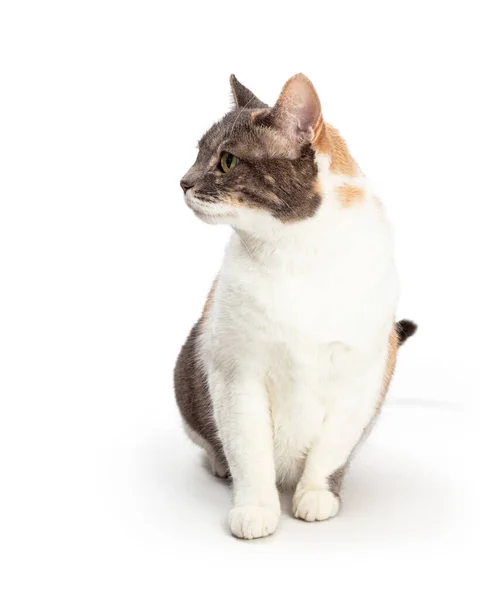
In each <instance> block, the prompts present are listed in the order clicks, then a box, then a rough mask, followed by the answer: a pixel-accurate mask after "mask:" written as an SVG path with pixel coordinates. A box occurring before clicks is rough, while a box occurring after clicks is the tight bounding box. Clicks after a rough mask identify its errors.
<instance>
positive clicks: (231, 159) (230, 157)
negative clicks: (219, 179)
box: [220, 152, 239, 173]
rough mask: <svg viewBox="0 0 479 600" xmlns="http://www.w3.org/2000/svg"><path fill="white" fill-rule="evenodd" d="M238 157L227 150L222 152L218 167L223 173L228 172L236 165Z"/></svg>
mask: <svg viewBox="0 0 479 600" xmlns="http://www.w3.org/2000/svg"><path fill="white" fill-rule="evenodd" d="M238 163H239V158H238V157H237V156H235V155H234V154H230V153H229V152H223V154H222V155H221V159H220V169H221V170H222V171H223V173H229V172H230V171H232V170H233V169H234V168H235V167H237V166H238Z"/></svg>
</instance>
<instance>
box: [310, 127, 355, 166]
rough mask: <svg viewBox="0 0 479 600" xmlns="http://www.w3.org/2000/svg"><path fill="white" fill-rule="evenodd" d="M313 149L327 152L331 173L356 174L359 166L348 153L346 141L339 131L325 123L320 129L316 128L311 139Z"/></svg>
mask: <svg viewBox="0 0 479 600" xmlns="http://www.w3.org/2000/svg"><path fill="white" fill-rule="evenodd" d="M313 149H314V150H316V151H317V152H322V153H324V154H329V156H330V158H331V165H330V169H331V171H332V172H333V173H336V174H341V175H350V176H354V175H358V173H359V167H358V165H357V163H356V161H355V160H354V158H353V157H352V156H351V154H350V153H349V150H348V147H347V145H346V142H345V141H344V140H343V138H342V137H341V136H340V135H339V131H338V130H337V129H335V128H334V127H332V126H331V125H328V123H325V124H324V126H323V127H321V129H319V128H317V129H316V135H315V138H314V140H313Z"/></svg>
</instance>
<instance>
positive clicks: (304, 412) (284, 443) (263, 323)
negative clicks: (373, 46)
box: [175, 74, 416, 539]
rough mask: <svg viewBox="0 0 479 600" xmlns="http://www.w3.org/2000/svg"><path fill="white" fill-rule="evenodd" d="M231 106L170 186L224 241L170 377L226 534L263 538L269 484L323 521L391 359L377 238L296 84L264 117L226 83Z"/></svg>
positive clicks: (401, 332) (386, 286) (304, 515)
mask: <svg viewBox="0 0 479 600" xmlns="http://www.w3.org/2000/svg"><path fill="white" fill-rule="evenodd" d="M231 87H232V91H233V96H234V101H235V108H234V109H233V110H232V111H231V112H229V113H228V114H227V115H226V116H225V117H224V118H223V119H222V120H221V121H219V122H218V123H216V124H215V125H213V127H212V128H211V129H210V130H209V131H208V132H207V133H206V134H205V135H204V136H203V138H202V140H201V141H200V143H199V153H198V158H197V159H196V162H195V163H194V165H193V166H192V167H191V169H190V170H189V171H188V173H187V174H186V175H185V176H184V178H183V179H182V181H181V187H182V189H183V191H184V193H185V200H186V203H187V204H188V206H189V207H190V208H191V209H192V210H193V211H194V213H195V214H196V215H197V216H198V217H199V218H200V219H202V220H204V221H206V222H208V223H226V224H228V225H231V227H232V228H233V233H232V236H231V239H230V242H229V245H228V247H227V249H226V253H225V256H224V260H223V264H222V267H221V270H220V272H219V274H218V277H217V279H216V281H215V282H214V284H213V286H212V288H211V291H210V294H209V296H208V299H207V301H206V305H205V308H204V310H203V314H202V316H201V318H200V320H199V321H198V323H197V324H196V325H195V326H194V327H193V329H192V331H191V333H190V336H189V338H188V340H187V341H186V343H185V345H184V346H183V348H182V350H181V353H180V356H179V358H178V362H177V365H176V369H175V391H176V397H177V402H178V406H179V408H180V411H181V414H182V416H183V419H184V423H185V428H186V431H187V432H188V434H189V435H190V437H191V438H192V439H193V441H195V442H196V443H198V444H199V445H200V446H202V447H203V448H204V449H205V450H206V452H207V454H208V456H209V458H210V461H211V466H212V470H213V472H214V473H215V474H217V475H219V476H223V477H224V476H228V475H231V477H232V480H233V490H234V507H233V508H232V510H231V512H230V518H229V523H230V528H231V531H232V533H233V534H234V535H235V536H237V537H241V538H246V539H251V538H257V537H262V536H266V535H269V534H271V533H273V531H274V530H275V528H276V526H277V523H278V519H279V515H280V504H279V497H278V486H280V487H289V488H292V489H294V490H295V492H294V496H293V512H294V515H295V516H296V517H298V518H301V519H304V520H306V521H321V520H324V519H328V518H330V517H334V516H335V515H336V513H337V512H338V508H339V492H340V487H341V483H342V479H343V475H344V471H345V468H346V466H347V465H348V462H349V459H350V456H351V453H352V451H353V449H354V448H355V447H356V445H357V444H358V442H359V441H360V440H361V439H362V438H363V437H364V435H365V432H366V431H367V430H369V428H370V426H371V424H372V423H373V421H374V418H375V416H376V415H377V414H378V412H379V410H380V407H381V404H382V402H383V400H384V396H385V394H386V391H387V389H388V386H389V382H390V380H391V376H392V374H393V371H394V366H395V362H396V353H397V349H398V346H399V345H400V344H401V343H402V342H403V341H404V340H405V339H406V338H407V337H409V336H410V335H412V334H413V333H414V331H415V329H416V326H415V325H414V323H412V322H411V321H400V322H399V323H395V311H396V303H397V298H398V283H397V276H396V269H395V266H394V258H393V247H392V240H391V233H390V228H389V224H388V222H387V220H386V217H385V215H384V211H383V207H382V205H381V203H380V201H379V199H378V198H377V197H376V196H375V195H374V193H373V191H372V188H371V186H370V183H369V182H368V180H367V179H366V178H365V176H364V175H363V173H362V172H361V171H360V169H359V167H358V165H357V164H356V162H355V161H354V159H353V158H352V157H351V155H350V153H349V151H348V148H347V146H346V144H345V142H344V141H343V139H342V138H341V137H340V135H339V133H338V132H337V130H336V129H334V128H333V127H331V126H330V125H328V124H327V123H326V122H324V121H323V115H322V111H321V105H320V101H319V98H318V96H317V94H316V91H315V89H314V87H313V85H312V84H311V82H310V81H309V80H308V79H307V78H306V77H305V76H304V75H302V74H299V75H296V76H294V77H292V78H291V79H290V80H289V81H288V82H287V83H286V84H285V86H284V87H283V90H282V92H281V95H280V97H279V99H278V101H277V103H276V104H275V106H273V107H272V108H270V107H268V106H267V105H266V104H264V103H263V102H261V101H260V100H259V99H258V98H257V97H256V96H255V95H254V94H253V93H252V92H250V91H249V90H248V89H247V88H245V87H244V86H243V85H242V84H241V83H239V82H238V80H237V79H236V78H235V77H234V76H231Z"/></svg>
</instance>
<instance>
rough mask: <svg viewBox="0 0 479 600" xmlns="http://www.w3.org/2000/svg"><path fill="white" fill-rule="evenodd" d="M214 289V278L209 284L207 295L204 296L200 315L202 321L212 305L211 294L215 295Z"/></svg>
mask: <svg viewBox="0 0 479 600" xmlns="http://www.w3.org/2000/svg"><path fill="white" fill-rule="evenodd" d="M215 289H216V279H215V280H214V281H213V285H212V286H211V289H210V291H209V293H208V297H207V298H206V302H205V306H204V308H203V313H202V315H201V321H202V322H204V320H205V319H206V317H207V316H208V313H209V312H210V310H211V307H212V306H213V296H214V295H215Z"/></svg>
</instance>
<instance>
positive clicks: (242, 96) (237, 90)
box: [230, 75, 268, 108]
mask: <svg viewBox="0 0 479 600" xmlns="http://www.w3.org/2000/svg"><path fill="white" fill-rule="evenodd" d="M230 85H231V91H232V92H233V99H234V102H235V104H236V108H267V107H268V105H267V104H265V103H264V102H261V100H260V99H259V98H257V97H256V96H255V95H254V94H253V92H250V90H249V89H248V88H247V87H245V86H244V85H243V84H242V83H240V82H239V81H238V80H237V79H236V77H235V76H234V75H231V76H230Z"/></svg>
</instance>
